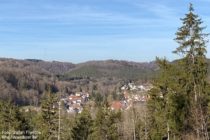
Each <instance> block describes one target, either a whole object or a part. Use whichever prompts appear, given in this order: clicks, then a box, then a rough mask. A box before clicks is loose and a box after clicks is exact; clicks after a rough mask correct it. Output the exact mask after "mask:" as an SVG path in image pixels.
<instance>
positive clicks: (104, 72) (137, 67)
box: [64, 60, 158, 80]
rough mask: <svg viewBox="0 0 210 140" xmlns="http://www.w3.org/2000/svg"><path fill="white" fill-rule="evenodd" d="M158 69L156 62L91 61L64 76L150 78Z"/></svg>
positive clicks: (79, 65)
mask: <svg viewBox="0 0 210 140" xmlns="http://www.w3.org/2000/svg"><path fill="white" fill-rule="evenodd" d="M157 69H158V68H157V65H156V64H155V62H150V63H137V62H128V61H117V60H107V61H89V62H86V63H81V64H78V65H77V66H76V67H75V68H73V69H71V70H70V71H69V72H67V73H65V76H64V77H68V78H71V77H93V78H102V77H110V78H120V79H130V80H136V79H150V78H152V77H153V76H154V75H155V73H156V71H157Z"/></svg>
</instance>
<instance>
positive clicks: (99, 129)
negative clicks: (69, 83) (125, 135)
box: [92, 105, 121, 140]
mask: <svg viewBox="0 0 210 140" xmlns="http://www.w3.org/2000/svg"><path fill="white" fill-rule="evenodd" d="M120 119H121V113H120V112H114V111H111V110H109V109H108V108H107V106H106V105H105V106H104V107H99V109H98V112H97V114H96V119H95V121H94V126H93V131H94V132H93V134H92V139H94V140H116V139H118V138H119V132H118V123H119V121H120Z"/></svg>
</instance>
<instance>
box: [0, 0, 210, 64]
mask: <svg viewBox="0 0 210 140" xmlns="http://www.w3.org/2000/svg"><path fill="white" fill-rule="evenodd" d="M189 2H192V3H193V4H194V8H195V12H196V13H197V14H199V16H200V17H201V18H202V20H203V21H204V24H203V25H204V26H207V29H206V30H205V31H206V32H208V33H210V15H209V12H210V10H209V5H210V0H191V1H189V0H180V1H177V0H159V1H157V0H0V57H9V58H18V59H26V58H35V59H44V60H50V61H51V60H58V61H69V62H74V63H79V62H84V61H88V60H105V59H117V60H129V61H137V62H143V61H152V60H155V57H156V56H159V57H167V58H168V59H169V60H173V59H176V58H177V56H176V55H174V54H172V53H171V52H172V51H173V50H174V49H175V48H176V47H177V45H178V44H176V43H175V42H174V41H173V39H174V38H175V32H176V31H177V28H178V27H179V26H180V25H181V21H180V20H179V19H180V18H181V17H183V16H184V14H185V13H186V12H187V11H188V5H189ZM207 49H208V51H209V52H210V45H209V44H208V47H207ZM207 56H208V57H210V53H208V54H207Z"/></svg>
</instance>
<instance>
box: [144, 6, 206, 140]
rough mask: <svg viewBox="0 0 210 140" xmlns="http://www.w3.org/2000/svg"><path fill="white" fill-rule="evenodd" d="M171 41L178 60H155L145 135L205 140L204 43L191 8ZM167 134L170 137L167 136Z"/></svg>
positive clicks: (197, 20) (203, 37)
mask: <svg viewBox="0 0 210 140" xmlns="http://www.w3.org/2000/svg"><path fill="white" fill-rule="evenodd" d="M181 20H182V23H183V25H182V26H181V27H180V28H179V29H178V32H177V33H176V38H175V40H176V41H177V42H178V44H179V47H178V48H177V49H176V50H175V51H174V53H175V54H178V55H180V56H182V58H181V59H180V60H178V61H176V62H174V63H169V62H167V61H166V60H165V59H162V60H161V59H157V63H158V64H159V67H160V76H159V78H158V79H157V80H156V81H155V82H154V88H153V89H152V90H151V91H150V100H149V101H148V105H147V106H148V113H149V114H151V115H150V117H149V119H150V121H149V122H150V125H149V128H150V130H149V133H150V136H151V139H159V138H157V137H158V135H159V134H160V135H161V137H160V138H163V137H164V136H165V135H166V134H167V135H171V136H173V137H176V138H181V137H182V138H183V139H187V138H186V137H185V136H187V135H192V136H193V137H197V139H205V140H207V139H209V136H208V130H207V127H208V124H207V121H208V115H207V109H208V108H207V106H208V102H209V92H208V88H209V84H208V83H207V80H206V78H207V63H206V56H205V55H206V45H205V44H206V42H207V41H206V40H205V37H206V36H207V34H204V33H203V29H205V28H204V27H201V24H202V21H201V19H200V18H199V17H198V15H196V14H194V9H193V6H192V4H190V7H189V13H188V14H186V15H185V18H183V19H181ZM169 132H170V133H169Z"/></svg>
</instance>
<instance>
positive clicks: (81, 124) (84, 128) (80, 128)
mask: <svg viewBox="0 0 210 140" xmlns="http://www.w3.org/2000/svg"><path fill="white" fill-rule="evenodd" d="M92 124H93V121H92V117H91V115H90V112H89V111H88V110H87V109H84V110H83V111H82V113H81V114H78V116H77V117H76V120H75V124H74V126H73V128H72V130H71V134H72V138H73V139H74V140H87V139H89V137H90V135H91V134H92Z"/></svg>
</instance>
